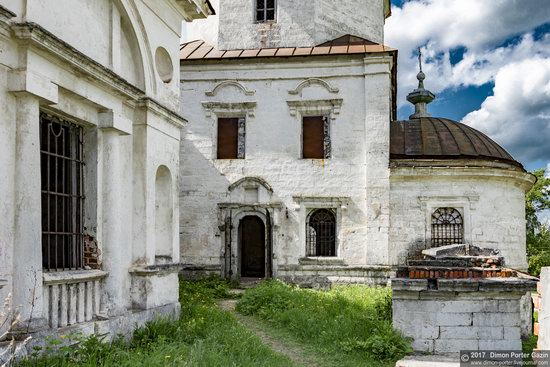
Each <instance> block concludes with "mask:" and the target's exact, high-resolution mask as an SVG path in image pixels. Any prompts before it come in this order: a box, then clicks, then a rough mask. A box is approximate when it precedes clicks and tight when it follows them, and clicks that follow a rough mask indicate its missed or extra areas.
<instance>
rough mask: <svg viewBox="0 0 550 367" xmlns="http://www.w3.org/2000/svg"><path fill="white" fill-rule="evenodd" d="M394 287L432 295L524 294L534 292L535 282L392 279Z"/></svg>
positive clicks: (471, 279) (512, 279)
mask: <svg viewBox="0 0 550 367" xmlns="http://www.w3.org/2000/svg"><path fill="white" fill-rule="evenodd" d="M534 279H536V278H534ZM422 281H425V282H422ZM424 285H425V286H426V287H424ZM394 286H395V288H394V289H395V290H399V291H411V292H417V291H428V290H429V293H432V294H436V293H437V292H518V293H526V292H530V291H535V290H536V287H537V282H536V280H533V279H531V278H527V277H514V278H483V279H479V278H462V279H430V281H428V279H410V278H394V279H392V287H394Z"/></svg>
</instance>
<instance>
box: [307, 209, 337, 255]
mask: <svg viewBox="0 0 550 367" xmlns="http://www.w3.org/2000/svg"><path fill="white" fill-rule="evenodd" d="M306 247H307V248H306V252H307V256H336V217H335V215H334V213H333V212H332V211H331V210H329V209H317V210H315V211H313V212H311V214H310V215H309V218H308V220H307V227H306Z"/></svg>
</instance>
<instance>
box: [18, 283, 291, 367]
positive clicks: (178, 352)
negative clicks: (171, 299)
mask: <svg viewBox="0 0 550 367" xmlns="http://www.w3.org/2000/svg"><path fill="white" fill-rule="evenodd" d="M228 290H229V284H228V283H226V282H223V281H221V280H219V279H216V278H208V279H206V280H202V281H196V282H190V281H182V282H181V284H180V300H181V303H182V314H181V317H180V318H179V319H178V320H169V319H158V320H155V321H153V322H150V323H148V324H146V325H145V326H144V327H142V328H139V329H137V330H136V331H135V333H134V335H133V336H132V338H131V339H130V340H129V341H125V340H123V339H122V338H119V339H117V340H115V341H114V342H112V343H110V344H108V343H103V341H102V340H101V338H99V337H96V336H92V337H88V338H78V337H77V338H76V339H75V341H76V342H75V343H73V345H72V346H61V345H62V344H61V342H60V341H58V340H53V341H51V342H50V345H49V346H48V347H47V352H48V353H47V355H46V356H38V353H36V354H37V355H35V356H33V357H30V358H28V359H26V360H23V361H21V362H20V364H19V366H22V367H27V366H29V367H30V366H33V367H46V366H47V367H72V366H84V367H92V366H94V367H95V366H117V367H126V366H128V367H130V366H148V367H149V366H151V367H154V366H163V367H168V366H205V367H210V366H220V367H221V366H223V367H226V366H274V367H275V366H281V367H282V366H285V367H286V366H292V362H291V361H290V360H289V359H288V358H287V357H286V356H282V355H280V354H277V353H275V352H274V351H272V350H271V349H270V348H268V347H267V346H265V345H264V344H262V342H261V341H260V339H259V338H257V337H256V336H255V335H254V334H252V333H251V332H250V331H248V330H247V329H246V328H245V327H244V326H242V325H241V324H239V323H238V322H237V321H236V319H235V318H234V317H233V316H231V315H230V314H228V313H227V312H223V311H221V310H219V309H218V308H217V306H216V300H217V299H218V298H221V297H227V295H228Z"/></svg>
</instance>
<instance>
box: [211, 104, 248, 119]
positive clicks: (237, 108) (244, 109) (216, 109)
mask: <svg viewBox="0 0 550 367" xmlns="http://www.w3.org/2000/svg"><path fill="white" fill-rule="evenodd" d="M256 105H257V104H256V102H203V103H202V107H203V108H204V109H205V111H206V117H211V116H212V114H215V115H217V116H221V117H225V116H228V115H232V116H236V115H239V114H240V115H244V116H248V117H254V113H255V110H256Z"/></svg>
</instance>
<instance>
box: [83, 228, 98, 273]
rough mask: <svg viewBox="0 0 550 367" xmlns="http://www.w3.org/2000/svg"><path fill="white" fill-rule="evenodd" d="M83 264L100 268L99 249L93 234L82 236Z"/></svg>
mask: <svg viewBox="0 0 550 367" xmlns="http://www.w3.org/2000/svg"><path fill="white" fill-rule="evenodd" d="M84 266H85V267H88V268H90V269H101V251H100V250H99V246H98V244H97V241H96V240H95V238H94V237H93V236H90V235H85V236H84Z"/></svg>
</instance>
